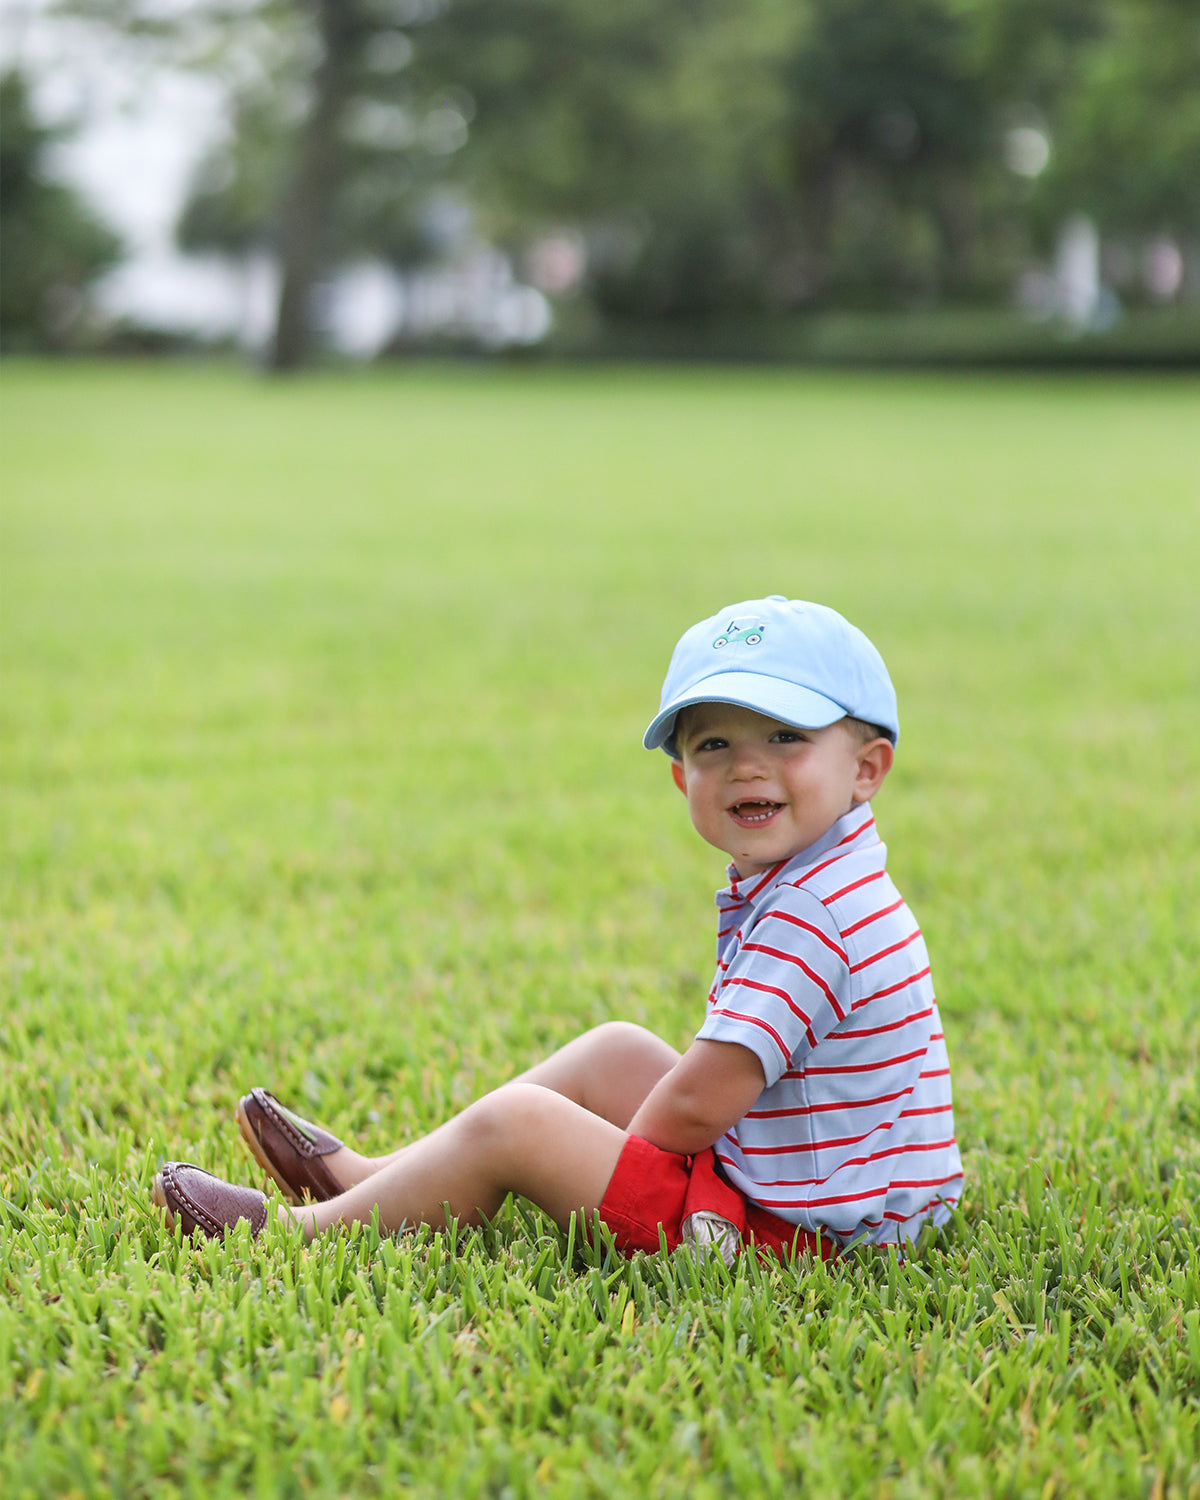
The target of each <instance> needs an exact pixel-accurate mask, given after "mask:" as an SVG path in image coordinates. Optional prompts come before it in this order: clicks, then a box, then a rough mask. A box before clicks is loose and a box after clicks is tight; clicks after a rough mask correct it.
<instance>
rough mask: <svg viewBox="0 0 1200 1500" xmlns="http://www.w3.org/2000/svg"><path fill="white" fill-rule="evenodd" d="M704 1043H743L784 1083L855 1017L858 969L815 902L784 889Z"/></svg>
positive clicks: (747, 944) (715, 1007) (716, 1007)
mask: <svg viewBox="0 0 1200 1500" xmlns="http://www.w3.org/2000/svg"><path fill="white" fill-rule="evenodd" d="M715 991H716V993H715V1000H714V1003H713V1004H712V1005H711V1006H710V1008H709V1012H708V1015H707V1016H706V1017H705V1020H704V1025H703V1026H701V1028H700V1030H699V1031H698V1032H697V1033H696V1036H697V1037H698V1038H703V1039H704V1040H706V1041H714V1042H736V1043H737V1044H738V1045H739V1046H742V1047H748V1048H749V1049H750V1051H751V1052H753V1053H754V1054H755V1056H756V1057H757V1058H758V1060H759V1062H761V1063H762V1069H763V1074H764V1075H765V1077H766V1081H767V1087H768V1088H770V1086H771V1085H772V1084H774V1083H777V1082H778V1081H779V1079H780V1077H781V1076H782V1075H783V1074H784V1073H785V1072H787V1071H788V1070H790V1069H795V1068H797V1067H800V1066H802V1065H803V1061H804V1058H806V1057H807V1056H808V1054H809V1053H810V1052H811V1051H812V1050H813V1048H814V1047H816V1045H817V1044H818V1042H820V1041H821V1040H822V1038H823V1037H825V1036H827V1035H828V1033H829V1032H830V1031H832V1030H833V1028H834V1027H835V1026H837V1025H838V1024H839V1023H840V1022H842V1021H844V1020H845V1018H846V1016H847V1015H848V1014H849V1011H850V967H849V962H848V960H847V958H846V952H845V949H844V947H843V946H842V941H841V934H840V933H839V931H838V928H837V924H836V923H835V922H834V920H833V918H832V917H831V916H830V915H829V912H828V911H827V910H826V909H825V907H824V906H823V905H822V904H821V902H820V901H819V900H818V899H817V898H816V897H815V896H812V895H810V894H809V893H808V892H807V891H804V890H802V889H800V888H798V887H797V886H794V885H785V886H780V887H779V888H777V890H775V891H774V892H773V893H772V898H771V900H770V902H769V903H768V904H767V906H766V907H765V908H764V909H763V910H762V911H761V912H760V913H759V914H758V916H757V917H756V918H755V921H754V925H753V926H752V927H751V928H750V929H749V930H748V931H747V932H746V933H745V934H744V935H743V938H742V942H741V944H740V945H739V947H738V948H737V951H736V952H735V953H734V954H733V956H732V958H731V960H730V963H729V967H728V969H727V970H726V971H725V972H724V973H723V974H720V975H719V976H718V982H717V985H716V987H715Z"/></svg>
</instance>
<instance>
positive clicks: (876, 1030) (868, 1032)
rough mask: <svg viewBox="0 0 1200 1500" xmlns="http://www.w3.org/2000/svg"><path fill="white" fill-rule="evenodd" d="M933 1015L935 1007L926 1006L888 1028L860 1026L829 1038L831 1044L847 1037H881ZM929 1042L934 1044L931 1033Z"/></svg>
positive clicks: (890, 1024)
mask: <svg viewBox="0 0 1200 1500" xmlns="http://www.w3.org/2000/svg"><path fill="white" fill-rule="evenodd" d="M931 1015H933V1006H932V1005H929V1006H926V1008H925V1009H924V1010H915V1011H913V1013H912V1015H911V1016H903V1017H902V1018H901V1019H900V1020H899V1021H889V1022H888V1023H887V1025H886V1026H858V1027H856V1028H855V1029H854V1030H853V1031H831V1032H830V1033H829V1036H828V1038H827V1040H828V1041H831V1042H840V1041H844V1040H845V1038H846V1037H860V1036H880V1035H882V1033H883V1032H885V1031H899V1030H900V1028H901V1026H911V1025H912V1023H913V1022H914V1021H923V1020H926V1019H927V1018H928V1017H929V1016H931ZM929 1040H930V1041H931V1042H932V1041H933V1040H934V1036H933V1034H932V1033H931V1034H930V1037H929Z"/></svg>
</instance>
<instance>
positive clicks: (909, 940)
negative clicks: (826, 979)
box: [850, 927, 921, 974]
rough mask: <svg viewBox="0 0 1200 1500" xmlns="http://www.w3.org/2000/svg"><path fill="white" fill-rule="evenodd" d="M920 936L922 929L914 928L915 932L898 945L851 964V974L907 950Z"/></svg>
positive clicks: (895, 944)
mask: <svg viewBox="0 0 1200 1500" xmlns="http://www.w3.org/2000/svg"><path fill="white" fill-rule="evenodd" d="M920 936H921V929H920V928H919V927H914V928H913V930H912V932H910V933H909V935H908V936H907V937H906V938H901V939H900V941H899V942H898V943H893V944H892V945H891V946H890V947H888V948H880V950H879V952H878V953H872V954H871V956H870V958H864V959H861V960H860V961H859V962H858V963H856V964H851V965H850V972H851V974H857V973H859V972H860V971H861V970H862V969H866V968H869V967H870V965H871V964H876V963H878V962H879V960H880V959H881V958H887V957H888V955H889V954H891V953H899V951H900V950H901V948H907V947H908V945H909V943H915V942H916V940H917V939H918V938H919V937H920Z"/></svg>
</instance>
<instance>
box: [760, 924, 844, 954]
mask: <svg viewBox="0 0 1200 1500" xmlns="http://www.w3.org/2000/svg"><path fill="white" fill-rule="evenodd" d="M768 917H775V918H777V919H778V920H779V921H780V922H790V923H791V924H792V926H793V927H800V928H802V929H803V930H804V931H805V932H808V933H811V934H812V936H813V937H815V938H819V939H820V940H821V942H823V943H824V944H825V946H826V947H827V948H828V949H829V951H830V953H836V954H837V956H838V957H839V958H840V959H841V961H842V962H843V963H844V964H848V963H849V962H850V960H849V959H848V958H847V957H846V952H845V949H843V948H839V947H838V945H837V944H836V943H835V942H834V941H833V939H832V938H831V937H826V935H825V934H824V933H823V932H822V931H821V929H820V928H819V927H814V926H813V924H812V923H811V922H806V921H805V920H804V918H803V917H794V916H792V914H791V912H788V911H765V912H763V914H762V920H763V921H764V922H765V921H766V920H767V918H768Z"/></svg>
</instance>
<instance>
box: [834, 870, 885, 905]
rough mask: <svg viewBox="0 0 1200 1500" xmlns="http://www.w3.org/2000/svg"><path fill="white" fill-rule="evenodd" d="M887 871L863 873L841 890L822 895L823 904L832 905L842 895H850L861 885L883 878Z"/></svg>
mask: <svg viewBox="0 0 1200 1500" xmlns="http://www.w3.org/2000/svg"><path fill="white" fill-rule="evenodd" d="M886 873H887V872H886V871H885V870H876V871H875V872H874V874H872V875H863V876H861V877H860V878H859V879H858V880H852V881H851V882H850V884H849V885H844V886H843V887H842V888H841V890H840V891H833V892H832V893H831V894H830V895H828V896H822V897H821V905H822V906H832V905H833V903H834V902H835V901H837V900H840V899H841V897H842V896H848V895H849V894H850V892H851V891H856V890H858V888H859V886H862V885H870V883H871V882H872V880H882V879H883V877H884V875H885V874H886Z"/></svg>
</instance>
